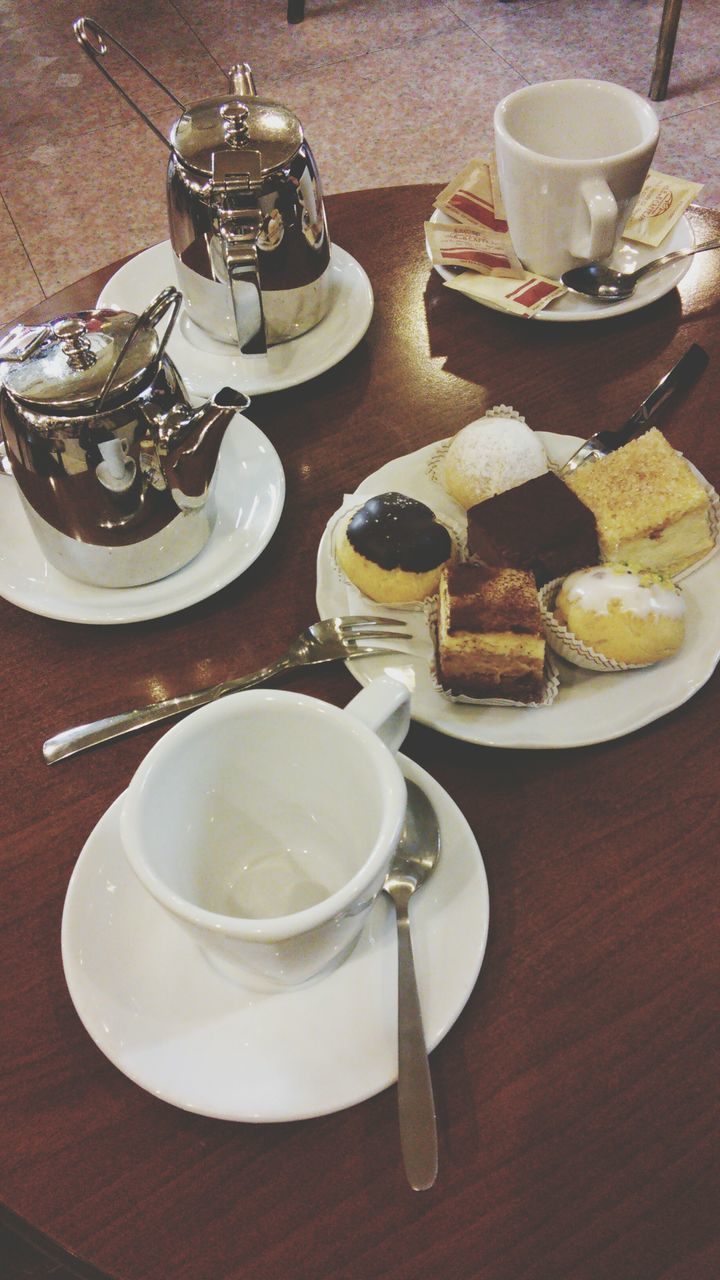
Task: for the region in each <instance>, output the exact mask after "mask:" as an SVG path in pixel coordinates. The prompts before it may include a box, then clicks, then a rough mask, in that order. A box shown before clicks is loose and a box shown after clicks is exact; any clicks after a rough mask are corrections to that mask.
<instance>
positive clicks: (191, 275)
mask: <svg viewBox="0 0 720 1280" xmlns="http://www.w3.org/2000/svg"><path fill="white" fill-rule="evenodd" d="M73 29H74V31H75V34H76V36H77V39H78V41H79V42H80V44H81V46H82V48H83V49H84V50H85V52H86V53H87V54H88V56H89V57H90V58H91V59H92V61H93V62H94V63H95V64H96V66H97V67H98V68H99V70H100V71H101V72H102V73H103V75H104V76H105V77H106V78H107V79H108V80H109V81H110V83H111V84H112V85H114V87H115V88H116V89H117V90H118V92H119V93H121V94H122V96H123V97H124V98H125V100H126V101H127V102H128V103H129V104H130V106H131V107H132V108H133V110H134V111H136V112H137V114H138V115H139V116H140V117H141V119H142V120H144V121H145V123H146V124H147V125H149V127H150V128H151V129H152V131H153V133H155V135H156V136H157V137H158V138H160V140H161V142H163V143H164V145H165V146H166V147H167V148H168V150H169V152H170V160H169V163H168V173H167V198H168V216H169V223H170V241H171V244H172V248H173V253H174V257H175V267H176V271H177V279H178V284H179V285H180V288H181V289H182V292H183V295H184V298H185V306H186V310H187V314H188V316H189V317H190V319H191V320H193V321H194V322H195V323H196V324H197V325H199V327H200V328H201V329H204V330H205V331H206V332H207V333H209V334H211V335H212V336H213V337H214V338H217V339H219V340H220V341H222V342H231V343H235V344H239V345H240V350H241V351H242V352H244V353H246V354H253V353H258V352H264V351H266V350H267V347H268V346H272V345H274V344H276V343H280V342H286V341H288V340H289V339H291V338H296V337H298V336H299V335H300V334H302V333H305V332H307V330H308V329H311V328H312V327H313V326H314V325H316V324H317V323H318V322H319V321H320V320H322V318H323V316H325V315H326V314H327V312H328V310H329V307H330V303H331V301H332V297H331V278H330V240H329V237H328V230H327V223H326V219H325V210H324V206H323V198H322V190H321V187H320V179H319V176H318V172H317V168H316V165H315V160H314V158H313V155H312V152H311V150H310V147H309V146H308V144H307V142H306V141H305V138H304V135H303V129H302V126H301V124H300V121H299V120H298V119H297V117H296V116H295V115H293V113H292V112H291V111H288V110H287V108H285V107H282V106H280V105H279V104H278V103H275V102H271V101H269V100H266V99H264V98H258V97H257V96H256V94H255V83H254V80H253V75H252V71H251V69H250V67H249V66H248V65H247V63H243V64H242V65H239V66H233V67H231V69H230V71H229V72H228V77H227V78H228V92H227V93H226V94H225V95H224V96H222V97H214V98H206V99H204V100H203V101H201V102H198V103H195V104H194V105H193V106H189V107H185V106H183V104H182V103H181V102H180V101H179V99H178V98H176V97H175V95H174V94H173V93H171V92H170V90H169V89H167V88H166V87H165V85H163V84H161V83H160V81H159V80H158V79H157V78H156V76H154V75H153V74H152V72H150V71H148V69H147V68H146V67H145V66H144V65H143V64H142V63H141V62H139V61H138V59H137V58H136V57H135V56H134V55H133V54H132V53H130V51H129V50H128V49H126V48H125V46H124V45H122V44H120V42H119V41H118V40H116V39H115V38H114V37H113V36H110V35H109V34H108V33H107V32H106V31H105V30H104V29H103V28H102V27H100V26H99V25H98V24H97V23H96V22H95V21H94V20H93V19H92V18H78V19H77V21H76V22H75V23H74V24H73ZM107 41H110V42H111V43H112V44H114V45H116V46H117V47H118V48H119V49H121V50H122V51H123V53H124V54H125V55H126V56H127V57H128V58H130V60H131V61H132V62H134V63H135V65H136V66H138V67H139V68H140V69H141V70H142V71H143V72H144V73H145V74H146V75H147V76H149V77H150V79H151V80H152V81H153V82H154V83H155V84H156V85H158V87H159V88H160V89H162V90H163V92H164V93H166V94H167V95H168V97H169V98H171V99H172V101H173V102H174V103H175V105H176V106H177V107H179V108H180V111H181V115H180V116H179V118H178V119H177V120H176V122H175V124H174V125H173V127H172V130H171V134H170V141H168V139H167V138H166V137H165V136H164V134H163V133H161V131H160V130H159V129H158V128H157V127H156V126H155V125H154V124H153V122H152V120H150V119H149V118H148V117H147V116H146V115H145V113H144V112H143V111H142V110H141V109H140V107H139V106H138V105H137V104H136V103H135V102H134V101H133V100H132V98H130V97H129V95H128V94H127V93H126V92H125V90H124V89H123V88H122V87H121V85H119V84H118V82H117V81H116V80H115V79H114V78H113V76H112V75H111V74H110V72H109V71H108V70H107V68H106V67H105V65H104V63H103V61H102V59H103V57H104V55H105V54H106V53H107Z"/></svg>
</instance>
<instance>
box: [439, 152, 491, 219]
mask: <svg viewBox="0 0 720 1280" xmlns="http://www.w3.org/2000/svg"><path fill="white" fill-rule="evenodd" d="M493 167H494V164H493V163H491V162H490V161H488V160H471V161H470V163H469V164H466V166H465V168H464V169H463V170H462V171H461V172H460V173H458V174H457V175H456V176H455V177H454V178H453V179H452V181H451V182H449V183H448V185H447V186H446V187H444V188H443V190H442V191H441V192H440V194H439V195H438V196H437V198H436V199H435V201H434V204H435V208H436V209H440V210H441V211H442V212H443V213H447V214H449V216H450V217H451V218H456V219H457V221H458V222H465V223H471V224H473V225H475V226H477V225H478V224H479V225H480V226H483V227H486V228H487V229H488V230H489V231H496V232H499V233H501V234H504V235H507V234H508V225H507V221H506V219H505V211H504V209H503V208H502V201H501V199H500V184H499V183H498V181H497V171H495V174H494V175H493Z"/></svg>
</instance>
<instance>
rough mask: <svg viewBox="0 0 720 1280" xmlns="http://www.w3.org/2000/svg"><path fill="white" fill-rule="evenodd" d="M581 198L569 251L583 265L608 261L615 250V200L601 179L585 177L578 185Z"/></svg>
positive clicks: (616, 213) (616, 211)
mask: <svg viewBox="0 0 720 1280" xmlns="http://www.w3.org/2000/svg"><path fill="white" fill-rule="evenodd" d="M580 198H581V201H582V203H581V206H580V209H579V210H578V217H577V219H576V226H575V229H574V231H573V235H572V237H571V240H570V252H571V253H572V254H573V256H574V257H576V258H584V259H585V261H586V262H592V261H595V260H596V259H598V258H607V257H609V255H610V254H611V253H612V251H613V248H614V247H615V232H616V230H617V222H618V207H617V201H616V200H615V197H614V195H613V193H612V191H611V190H610V188H609V186H608V184H607V182H606V181H605V179H604V178H586V179H585V181H584V182H583V183H581V185H580Z"/></svg>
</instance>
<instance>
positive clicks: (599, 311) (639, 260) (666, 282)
mask: <svg viewBox="0 0 720 1280" xmlns="http://www.w3.org/2000/svg"><path fill="white" fill-rule="evenodd" d="M443 216H444V215H442V214H441V213H440V210H439V209H436V210H435V211H434V213H433V215H432V217H431V218H430V221H431V222H438V221H441V219H442V217H443ZM694 244H695V236H694V234H693V229H692V227H691V226H690V223H689V222H688V220H687V218H686V217H685V216H683V217H682V218H680V219H679V221H678V222H677V223H676V224H675V226H674V227H673V229H672V231H671V232H670V234H669V235H668V236H667V237H666V239H665V240H664V241H663V244H662V247H661V248H659V249H653V248H651V247H650V246H649V245H644V244H634V243H633V241H631V240H621V241H620V244H619V245H618V247H617V249H616V250H615V252H614V253H613V255H612V257H611V259H610V266H611V267H615V268H616V270H618V271H637V269H638V267H644V266H645V263H646V262H652V261H653V260H654V259H655V258H659V257H660V255H661V254H663V253H669V252H670V250H671V249H672V250H674V249H690V248H692V246H693V245H694ZM425 248H426V250H427V254H428V257H430V248H429V245H428V243H427V239H426V240H425ZM693 261H694V259H693V258H685V259H683V261H681V262H671V263H670V265H669V266H667V267H663V268H662V269H661V270H660V271H655V272H653V273H651V274H650V275H649V276H646V277H645V279H644V280H641V281H640V283H639V285H638V287H637V289H636V290H635V292H634V293H633V295H632V297H630V298H626V299H625V301H624V302H595V301H593V299H592V298H582V297H580V295H579V294H577V293H570V292H568V293H564V294H563V295H562V297H561V298H556V299H555V301H554V302H551V303H550V304H549V305H548V306H547V307H544V308H543V310H542V311H536V313H535V315H534V316H532V319H533V320H550V321H553V320H554V321H559V322H561V323H563V322H567V321H572V320H610V319H611V318H612V317H613V316H622V315H624V314H626V312H628V311H638V310H639V309H640V308H641V307H647V306H649V305H650V303H651V302H657V300H658V298H664V297H665V294H666V293H669V292H670V290H671V289H674V288H675V285H677V284H679V283H680V281H681V280H682V278H683V276H684V275H686V273H687V272H688V271H689V270H690V268H691V266H692V265H693ZM434 270H435V271H437V273H438V275H440V276H442V278H443V280H452V279H453V278H455V277H456V276H457V272H456V271H450V270H449V269H448V268H447V267H440V266H436V267H435V268H434ZM476 301H478V302H479V303H480V305H481V306H486V307H488V308H490V310H493V311H495V310H497V311H501V310H502V308H501V307H493V306H492V304H491V303H489V302H484V301H483V300H482V299H481V298H478V299H476ZM509 314H510V312H508V311H503V315H509Z"/></svg>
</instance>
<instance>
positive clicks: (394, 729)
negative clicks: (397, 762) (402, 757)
mask: <svg viewBox="0 0 720 1280" xmlns="http://www.w3.org/2000/svg"><path fill="white" fill-rule="evenodd" d="M345 710H346V711H347V713H348V715H351V716H354V717H355V719H356V720H360V721H361V722H362V723H363V724H365V725H367V727H368V729H372V731H373V733H376V734H377V736H378V738H379V739H380V741H381V742H383V743H384V744H385V746H386V747H388V748H389V749H390V751H393V752H394V751H399V750H400V747H401V746H402V744H403V742H404V741H405V738H406V736H407V731H408V729H409V728H410V693H409V691H408V690H407V689H406V687H405V685H404V684H401V683H400V681H399V680H392V679H391V678H390V676H378V678H377V680H373V681H372V684H369V685H368V686H367V688H365V689H362V690H361V691H360V693H358V694H356V696H355V697H354V698H353V700H352V702H348V704H347V706H346V708H345Z"/></svg>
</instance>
